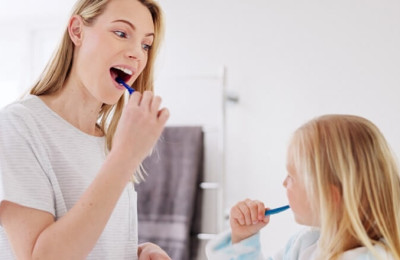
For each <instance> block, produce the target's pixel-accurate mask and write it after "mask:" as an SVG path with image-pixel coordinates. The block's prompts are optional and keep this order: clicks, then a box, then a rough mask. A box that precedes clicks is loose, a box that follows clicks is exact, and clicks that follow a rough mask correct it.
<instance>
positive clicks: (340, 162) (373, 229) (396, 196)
mask: <svg viewBox="0 0 400 260" xmlns="http://www.w3.org/2000/svg"><path fill="white" fill-rule="evenodd" d="M289 150H290V154H291V157H292V159H293V164H294V167H295V169H297V170H298V172H300V173H301V175H302V177H303V178H302V180H303V181H304V185H305V187H306V190H307V196H308V198H309V201H311V204H312V207H313V211H314V212H317V214H318V216H319V223H320V227H321V237H320V240H319V249H320V252H321V254H320V256H319V257H320V259H336V258H338V257H339V256H340V254H342V253H343V252H345V251H347V250H349V249H352V248H356V247H359V246H365V247H367V248H368V249H369V250H370V251H371V252H372V253H373V254H374V255H375V256H376V257H377V258H378V259H380V258H382V256H379V255H378V252H376V250H374V245H376V244H380V245H381V246H383V247H384V248H386V249H387V250H388V251H389V252H391V253H392V255H393V257H394V258H395V259H400V246H399V245H400V218H399V216H400V177H399V172H398V167H397V163H396V159H395V157H394V155H393V153H392V151H391V149H390V147H389V145H388V144H387V142H386V140H385V138H384V137H383V135H382V134H381V132H380V131H379V129H378V128H377V127H376V126H375V125H374V124H373V123H371V122H370V121H368V120H366V119H364V118H361V117H358V116H352V115H325V116H322V117H319V118H316V119H314V120H311V121H309V122H308V123H306V124H305V125H303V126H302V127H300V128H299V129H298V130H297V131H296V132H295V133H294V136H293V139H292V142H291V144H290V147H289ZM332 187H335V189H336V190H337V191H338V192H339V194H340V202H339V203H338V199H337V196H336V197H335V194H334V192H332Z"/></svg>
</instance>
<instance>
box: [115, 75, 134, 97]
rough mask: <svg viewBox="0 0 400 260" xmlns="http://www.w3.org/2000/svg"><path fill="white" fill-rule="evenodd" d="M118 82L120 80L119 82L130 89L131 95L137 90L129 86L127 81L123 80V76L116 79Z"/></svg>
mask: <svg viewBox="0 0 400 260" xmlns="http://www.w3.org/2000/svg"><path fill="white" fill-rule="evenodd" d="M115 81H116V82H118V84H120V85H122V86H124V87H125V88H126V89H127V90H128V91H129V95H131V94H132V93H133V92H134V91H135V90H134V89H133V88H132V87H131V86H129V85H128V84H126V83H125V81H123V80H122V79H121V78H118V77H117V78H116V79H115Z"/></svg>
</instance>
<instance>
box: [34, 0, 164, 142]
mask: <svg viewBox="0 0 400 260" xmlns="http://www.w3.org/2000/svg"><path fill="white" fill-rule="evenodd" d="M133 1H139V2H140V3H142V4H143V5H144V6H146V7H147V8H148V9H149V11H150V13H151V16H152V18H153V24H154V35H155V37H154V42H153V44H152V47H151V48H150V50H149V53H148V61H147V65H146V67H145V68H144V70H143V72H142V73H141V74H140V75H139V77H138V78H137V79H136V81H135V82H134V83H133V84H132V87H133V88H134V89H135V90H136V91H139V92H143V91H145V90H150V91H153V90H154V86H153V84H154V81H153V75H154V63H155V59H156V55H157V52H158V50H159V47H160V43H161V40H162V38H163V34H164V21H163V14H162V10H161V8H160V7H159V5H158V4H157V3H156V2H155V1H153V0H133ZM108 2H109V0H80V1H78V2H77V3H76V4H75V6H74V8H73V11H72V14H71V16H72V15H79V16H81V17H82V19H83V21H84V22H85V24H86V25H90V24H93V22H94V21H95V19H96V17H98V16H99V15H101V14H102V13H103V11H104V9H105V7H106V5H107V3H108ZM73 55H74V44H73V42H72V41H71V38H70V37H69V34H68V30H67V29H66V30H65V32H64V35H63V37H62V40H61V42H60V44H59V46H58V48H57V50H56V52H55V54H54V56H53V57H52V59H51V60H50V62H49V63H48V65H47V66H46V68H45V70H44V72H43V73H42V75H41V76H40V78H39V80H38V82H37V83H36V84H35V85H34V86H33V88H32V89H31V90H30V94H32V95H37V96H40V95H46V94H51V93H55V92H57V91H58V90H60V89H61V88H62V87H63V85H64V83H65V82H66V80H67V78H68V76H69V74H70V71H71V67H72V60H73ZM125 95H126V94H125ZM124 103H125V97H124V96H121V98H120V99H119V101H118V102H117V103H116V104H114V105H106V104H104V105H103V106H102V109H101V111H100V113H99V117H98V118H99V127H100V129H101V130H102V131H103V133H104V134H105V137H106V145H107V149H108V150H111V147H112V142H113V136H114V133H115V130H116V127H117V125H118V121H119V119H120V117H121V113H122V109H123V107H124Z"/></svg>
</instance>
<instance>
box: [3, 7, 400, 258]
mask: <svg viewBox="0 0 400 260" xmlns="http://www.w3.org/2000/svg"><path fill="white" fill-rule="evenodd" d="M74 2H75V1H73V0H63V1H52V0H35V1H33V0H15V1H9V0H0V6H1V9H0V32H1V36H0V107H4V106H5V105H6V104H8V103H9V102H11V101H13V100H15V99H16V98H18V97H19V96H20V95H21V94H22V93H23V92H24V91H26V90H27V89H28V88H29V87H30V86H31V85H32V84H33V82H34V81H35V80H36V79H37V77H38V76H39V74H40V72H41V71H42V69H43V68H44V66H45V64H46V62H47V61H48V59H49V57H50V56H51V54H52V52H53V50H54V48H55V46H56V44H57V43H58V40H59V38H60V37H61V34H62V32H63V30H64V27H65V25H66V22H67V19H68V17H69V11H70V9H71V7H72V5H73V3H74ZM159 3H160V5H161V6H162V7H163V9H164V12H165V15H166V26H167V27H166V28H167V30H166V38H165V42H164V45H163V49H162V52H161V54H160V59H159V60H158V67H157V75H156V92H158V93H159V94H160V95H162V97H163V99H164V104H165V106H168V107H170V109H171V113H172V114H171V119H170V122H169V125H171V126H186V125H199V126H201V127H202V128H203V129H204V132H205V136H204V137H205V141H204V142H205V143H204V145H205V147H204V151H205V155H204V160H205V162H204V164H205V167H204V168H205V175H206V178H205V179H204V182H203V183H202V189H204V190H205V194H206V193H207V192H209V193H210V194H209V195H207V194H206V195H205V196H204V199H203V202H202V203H203V204H202V216H203V217H204V220H203V229H202V230H201V231H200V232H199V234H198V235H199V239H200V240H202V241H203V242H206V241H207V240H208V239H209V238H211V237H212V235H213V234H215V233H218V232H220V231H222V230H224V229H226V228H227V227H228V226H227V214H228V212H229V208H230V207H231V206H233V205H234V204H235V203H236V202H237V201H239V200H243V199H245V198H251V199H258V200H262V201H264V202H265V204H266V205H267V206H269V207H278V206H281V205H284V204H287V199H286V196H285V190H284V188H283V186H282V181H283V179H284V178H285V175H286V170H285V156H286V154H285V153H286V147H287V144H288V141H289V139H290V135H291V133H292V132H293V131H294V130H295V129H296V128H297V127H298V126H300V125H301V124H302V123H304V122H305V121H307V120H309V119H311V118H313V117H316V116H319V115H321V114H326V113H344V114H356V115H360V116H364V117H366V118H368V119H370V120H372V121H373V122H374V123H375V124H376V125H377V126H378V127H379V128H380V129H381V130H382V132H383V133H384V135H385V136H386V137H387V139H388V141H389V143H390V144H391V145H392V147H393V150H394V151H395V153H396V154H397V155H398V154H400V135H399V133H400V118H399V112H400V102H399V97H400V73H399V72H400V48H399V46H400V16H399V13H400V1H398V0H337V1H320V0H318V1H317V0H307V1H302V0H280V1H273V0H246V1H244V0H229V1H228V0H202V1H193V0H159ZM0 131H1V129H0ZM301 228H302V227H301V226H299V225H297V224H295V223H294V221H293V216H292V214H291V212H290V211H287V212H285V213H281V214H279V215H276V216H273V217H272V218H271V222H270V225H269V226H267V227H266V228H265V229H264V230H262V247H263V251H264V252H265V254H266V255H268V254H270V253H273V252H275V251H277V250H278V249H280V248H281V247H283V246H284V244H285V242H286V240H287V239H288V238H289V237H290V235H292V234H293V233H294V232H296V231H297V230H299V229H301ZM198 257H199V259H204V256H201V255H199V256H198Z"/></svg>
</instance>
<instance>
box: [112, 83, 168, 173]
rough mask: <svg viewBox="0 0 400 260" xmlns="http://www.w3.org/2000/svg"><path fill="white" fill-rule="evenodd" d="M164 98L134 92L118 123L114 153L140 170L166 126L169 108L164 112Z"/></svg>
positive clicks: (146, 92)
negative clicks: (162, 107) (161, 107)
mask: <svg viewBox="0 0 400 260" xmlns="http://www.w3.org/2000/svg"><path fill="white" fill-rule="evenodd" d="M160 105H161V98H160V97H159V96H154V95H153V93H152V92H150V91H145V92H144V93H143V94H141V93H139V92H134V93H133V94H132V95H131V96H130V98H129V101H128V103H127V105H126V106H125V108H124V110H123V112H122V115H121V118H120V121H119V123H118V126H117V129H116V132H115V135H114V140H113V147H112V149H111V153H114V154H115V153H117V155H118V156H117V157H118V158H120V159H121V161H122V162H126V161H128V162H132V161H133V162H134V164H135V166H136V167H137V166H138V164H139V163H141V162H142V161H143V160H144V158H146V156H148V155H149V153H150V151H151V149H152V148H153V147H154V145H155V143H156V142H157V140H158V138H159V137H160V135H161V133H162V130H163V129H164V126H165V123H166V122H167V120H168V117H169V112H168V110H167V109H165V108H164V109H160Z"/></svg>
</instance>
